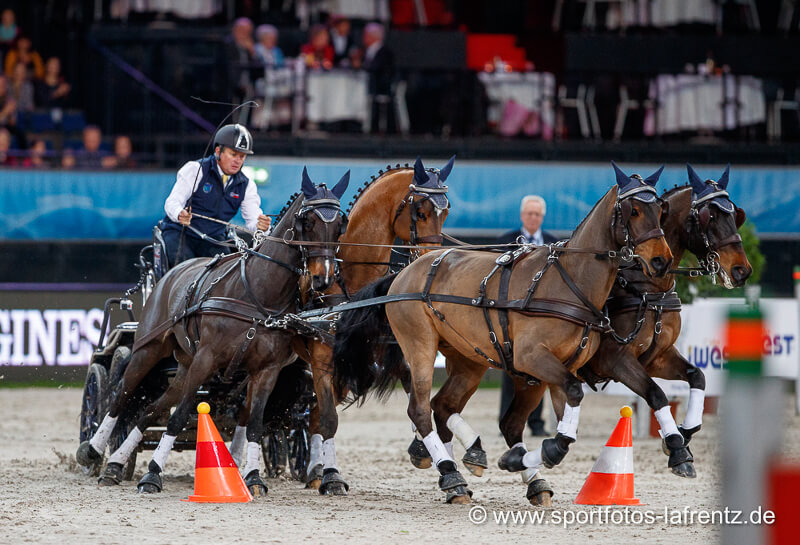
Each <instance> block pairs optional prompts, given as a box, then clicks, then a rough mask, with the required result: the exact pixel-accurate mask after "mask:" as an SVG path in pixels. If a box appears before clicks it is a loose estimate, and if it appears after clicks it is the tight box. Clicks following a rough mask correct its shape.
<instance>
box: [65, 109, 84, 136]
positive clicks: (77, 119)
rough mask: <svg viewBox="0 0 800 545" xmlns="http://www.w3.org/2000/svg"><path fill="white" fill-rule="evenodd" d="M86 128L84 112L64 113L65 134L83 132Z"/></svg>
mask: <svg viewBox="0 0 800 545" xmlns="http://www.w3.org/2000/svg"><path fill="white" fill-rule="evenodd" d="M84 127H86V117H85V116H84V115H83V112H64V118H63V119H62V120H61V128H62V129H63V130H64V132H77V131H82V130H83V129H84Z"/></svg>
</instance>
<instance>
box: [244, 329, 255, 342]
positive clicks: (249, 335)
mask: <svg viewBox="0 0 800 545" xmlns="http://www.w3.org/2000/svg"><path fill="white" fill-rule="evenodd" d="M245 336H246V337H247V340H248V341H252V340H253V338H254V337H255V336H256V326H253V327H251V328H250V329H248V330H247V335H245Z"/></svg>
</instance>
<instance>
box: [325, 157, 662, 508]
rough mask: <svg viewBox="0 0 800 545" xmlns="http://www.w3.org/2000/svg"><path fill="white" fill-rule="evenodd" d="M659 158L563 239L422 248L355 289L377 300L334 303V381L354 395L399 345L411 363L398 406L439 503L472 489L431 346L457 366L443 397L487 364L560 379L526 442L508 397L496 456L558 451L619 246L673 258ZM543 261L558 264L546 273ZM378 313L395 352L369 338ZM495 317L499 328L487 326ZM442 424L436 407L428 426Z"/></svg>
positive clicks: (543, 458)
mask: <svg viewBox="0 0 800 545" xmlns="http://www.w3.org/2000/svg"><path fill="white" fill-rule="evenodd" d="M662 170H663V167H662V168H661V169H660V170H658V171H657V172H655V173H654V174H653V175H651V176H649V177H648V178H647V179H644V180H643V179H642V178H641V177H640V176H632V177H629V178H628V177H626V180H625V182H624V183H622V182H621V181H620V180H617V185H615V186H614V187H613V188H611V189H609V190H608V192H607V193H606V194H605V196H603V197H602V198H601V199H600V200H599V201H598V203H597V204H596V205H595V207H594V208H593V209H592V211H591V212H590V213H589V214H588V216H587V217H586V218H585V219H584V221H583V222H582V223H581V224H580V225H579V226H578V228H577V229H576V231H575V234H574V236H573V238H572V239H571V240H570V241H568V242H567V243H566V244H565V245H562V246H555V245H551V246H550V247H548V248H540V249H538V250H534V251H531V248H530V247H529V246H523V247H522V248H521V249H520V250H517V251H515V252H508V253H506V254H503V255H501V256H500V257H498V255H497V254H496V253H490V252H476V251H467V250H458V249H448V250H440V251H434V252H430V253H428V254H427V255H425V256H423V257H421V258H420V259H418V260H417V261H415V262H414V263H412V264H411V265H409V266H408V267H406V268H405V269H404V270H403V271H401V272H400V273H399V274H397V275H395V276H391V277H388V278H386V279H383V280H380V281H378V282H376V283H374V284H372V285H370V286H368V287H367V288H365V289H364V290H362V291H361V292H360V293H359V295H358V296H357V297H355V298H354V300H367V299H373V298H375V297H381V296H386V298H385V299H380V300H378V302H380V303H381V304H377V305H376V304H373V305H370V306H366V307H364V308H359V309H353V310H350V311H344V312H343V313H342V317H341V319H340V320H339V323H338V325H337V333H336V343H335V347H334V383H335V385H336V387H337V389H338V390H339V391H345V390H349V391H350V392H352V394H353V395H354V396H356V397H357V398H359V399H363V398H364V396H366V395H367V394H368V393H369V391H370V389H371V388H373V387H374V386H375V385H376V384H378V385H384V384H385V380H384V378H385V376H386V375H388V374H390V373H392V372H393V370H394V369H395V368H397V367H399V366H402V365H405V363H404V361H403V356H405V360H407V362H408V366H409V369H410V374H411V395H410V397H409V405H408V415H409V417H410V418H411V420H412V421H413V423H414V425H415V426H416V427H417V430H418V431H419V433H420V434H421V435H422V437H423V442H424V444H425V446H426V448H427V449H428V451H429V452H430V453H431V457H432V459H433V462H434V465H435V466H436V467H437V469H438V470H439V473H440V478H439V488H440V489H441V490H443V491H444V492H445V493H446V499H447V502H448V503H468V502H469V501H470V496H471V491H470V490H469V489H468V488H467V483H466V481H465V480H464V478H463V477H462V476H461V474H460V473H459V472H458V468H457V465H456V462H455V460H454V459H453V456H452V453H451V450H450V449H448V447H447V446H445V445H444V443H443V442H442V439H441V438H440V437H439V435H438V434H437V432H436V431H435V430H434V429H433V425H432V422H431V398H430V393H431V382H432V378H433V364H434V360H435V357H436V352H437V350H438V351H441V352H442V354H444V355H445V356H446V357H448V358H449V359H450V363H451V366H452V367H456V366H458V367H461V368H462V370H463V372H462V373H460V374H459V375H458V377H459V380H457V381H453V382H451V383H450V387H451V388H453V389H455V390H456V391H457V392H459V395H458V396H448V399H453V400H455V402H456V403H457V402H458V401H459V400H460V399H461V395H460V393H461V392H464V391H470V390H473V389H474V388H476V387H477V384H478V382H480V379H481V377H482V376H483V374H484V372H485V370H486V369H487V368H488V367H490V366H492V367H505V368H506V369H507V370H508V371H510V372H512V373H517V374H519V375H520V376H522V377H524V379H525V380H526V381H529V382H531V383H540V384H543V385H544V384H550V385H552V386H553V387H556V388H560V389H562V390H563V391H564V393H565V395H566V397H567V406H566V409H565V413H564V416H563V418H562V420H561V422H560V423H559V428H558V434H557V435H556V437H555V438H551V439H546V440H544V441H543V442H542V446H541V448H540V449H538V450H536V451H532V452H527V450H526V448H525V445H524V443H523V442H522V431H523V426H524V423H525V419H526V418H527V415H528V414H529V413H530V411H531V410H532V409H533V407H525V406H523V404H522V403H521V402H520V399H519V398H515V400H514V401H513V403H512V405H511V408H510V409H509V411H508V412H507V413H506V416H505V417H504V420H503V423H502V427H503V428H504V435H506V437H511V436H514V441H511V442H509V447H510V449H509V450H508V451H507V452H506V453H505V454H504V455H503V456H502V457H501V459H500V462H499V465H500V467H501V468H502V469H505V470H508V471H522V470H525V469H528V470H532V471H535V470H536V469H538V467H539V466H541V465H542V464H544V465H546V466H548V467H552V466H554V465H556V464H558V463H560V462H561V460H562V459H563V458H564V456H565V455H566V453H567V451H568V449H569V445H570V444H571V443H573V442H574V441H575V439H576V437H577V435H576V433H577V425H578V417H579V414H580V402H581V399H582V398H583V390H582V387H581V382H580V381H579V380H578V378H577V377H576V376H575V373H576V372H577V370H578V369H579V368H580V367H581V366H582V365H583V364H584V363H585V362H586V361H587V360H588V359H589V358H590V357H591V356H592V355H593V354H594V352H595V351H596V350H597V348H598V346H599V344H600V333H601V332H603V331H607V330H608V322H607V319H606V318H605V316H603V315H602V313H601V311H600V310H599V309H598V306H602V304H603V303H604V302H605V300H606V298H607V297H608V294H609V292H610V291H611V287H612V284H613V282H614V278H615V276H616V273H617V270H618V268H619V263H620V258H621V257H625V258H627V259H632V258H634V256H636V258H637V259H639V260H640V262H641V263H642V264H643V268H644V269H645V271H646V273H647V274H650V275H655V276H658V277H661V276H664V275H665V274H666V273H667V271H668V269H669V266H670V263H671V262H672V254H671V252H670V250H669V247H668V246H667V244H666V242H665V240H664V233H663V231H662V230H661V227H660V217H661V214H662V203H661V201H660V200H659V199H658V197H657V194H656V191H655V187H654V186H655V184H656V182H657V180H658V177H659V176H660V174H661V171H662ZM551 268H554V269H556V270H557V271H558V273H559V274H558V275H556V274H545V273H546V272H548V271H549V269H551ZM498 270H502V272H501V273H500V274H499V275H498V274H495V272H497V271H498ZM551 272H552V271H551ZM434 303H436V306H434ZM509 311H510V312H509ZM387 320H388V323H389V325H390V326H391V331H392V333H393V334H394V337H395V338H396V340H397V343H398V344H399V348H400V349H401V350H402V353H400V350H393V349H392V347H391V346H387V345H386V344H385V343H381V342H378V335H379V334H380V332H381V327H382V324H383V323H385V322H386V321H387ZM497 322H499V324H500V327H501V329H502V331H501V332H500V333H497V332H495V325H494V324H495V323H497ZM376 349H377V350H376ZM489 354H492V355H491V356H490V355H489ZM376 366H377V369H376ZM385 391H386V388H384V389H383V393H385ZM381 393H382V392H381V391H380V390H379V391H378V395H379V396H380V394H381ZM460 409H461V408H460V407H455V408H454V410H451V411H450V412H451V413H455V412H458V411H459V410H460ZM446 424H447V423H444V422H440V419H439V417H438V415H437V427H438V426H440V425H441V426H442V427H441V428H439V429H444V427H445V426H446Z"/></svg>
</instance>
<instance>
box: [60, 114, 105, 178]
mask: <svg viewBox="0 0 800 545" xmlns="http://www.w3.org/2000/svg"><path fill="white" fill-rule="evenodd" d="M102 141H103V135H102V133H101V132H100V127H98V126H97V125H87V126H86V128H85V129H83V149H80V150H77V151H75V152H72V151H71V150H64V157H63V159H62V161H61V166H62V167H64V168H73V167H75V168H81V169H86V170H92V169H100V168H112V167H113V166H114V158H113V157H110V156H109V153H108V152H107V151H105V150H102V149H100V144H101V143H102Z"/></svg>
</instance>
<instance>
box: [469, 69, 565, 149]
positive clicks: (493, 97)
mask: <svg viewBox="0 0 800 545" xmlns="http://www.w3.org/2000/svg"><path fill="white" fill-rule="evenodd" d="M478 79H479V80H480V81H481V82H482V83H483V85H484V86H485V87H486V94H487V95H488V97H489V111H488V113H487V119H488V121H489V122H490V123H493V124H496V125H497V127H498V130H500V131H504V130H505V129H506V128H507V127H510V125H509V122H510V124H511V125H514V121H513V120H512V119H511V117H512V116H515V117H519V114H520V110H519V108H518V106H521V107H522V108H524V109H525V110H527V111H528V112H529V115H532V116H534V117H535V118H537V119H535V120H533V121H535V122H538V126H537V127H536V128H535V129H534V130H533V131H527V130H526V132H527V133H528V134H531V132H532V133H533V134H541V135H543V137H545V138H550V137H552V129H553V122H554V117H555V116H554V112H553V101H554V97H555V93H556V78H555V76H554V75H553V74H550V73H547V72H525V73H523V72H492V73H489V72H481V73H480V74H478ZM511 101H513V102H514V103H515V104H509V103H510V102H511ZM522 115H525V112H524V111H523V112H522ZM537 120H538V121H537ZM529 121H530V120H529ZM520 129H522V127H520ZM537 129H538V130H537ZM508 130H509V131H511V132H513V130H514V128H513V127H510V128H509V129H508ZM517 132H518V131H517ZM509 136H510V135H509Z"/></svg>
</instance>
